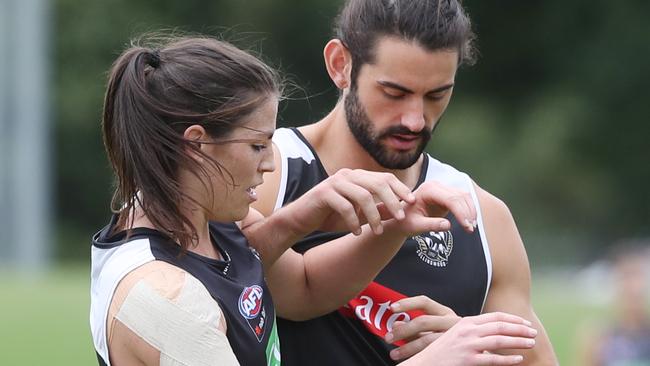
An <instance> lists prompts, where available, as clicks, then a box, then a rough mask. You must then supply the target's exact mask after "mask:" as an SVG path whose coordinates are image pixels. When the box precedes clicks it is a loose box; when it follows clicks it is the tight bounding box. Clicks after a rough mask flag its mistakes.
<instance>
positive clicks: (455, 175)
mask: <svg viewBox="0 0 650 366" xmlns="http://www.w3.org/2000/svg"><path fill="white" fill-rule="evenodd" d="M427 156H428V157H429V167H428V170H427V176H426V180H427V181H429V180H436V181H438V182H440V183H442V184H445V185H447V186H451V187H454V188H456V189H460V190H463V191H465V192H469V193H470V194H471V195H472V200H473V201H474V205H475V206H476V216H477V220H476V221H477V223H478V230H479V234H480V236H481V244H482V246H483V254H484V256H485V265H486V268H487V278H486V285H485V296H484V297H483V305H482V306H481V311H482V309H483V307H484V306H485V301H486V300H487V295H488V291H489V290H490V284H491V283H492V256H491V255H490V245H489V243H488V240H487V236H486V234H485V228H484V226H483V213H482V211H481V205H480V204H479V201H478V197H477V195H476V189H475V187H474V182H473V181H472V179H471V178H470V177H469V176H468V175H467V174H465V173H462V172H460V171H458V170H457V169H456V168H454V167H452V166H450V165H447V164H444V163H441V162H440V161H438V160H436V159H434V158H433V157H431V156H429V155H427Z"/></svg>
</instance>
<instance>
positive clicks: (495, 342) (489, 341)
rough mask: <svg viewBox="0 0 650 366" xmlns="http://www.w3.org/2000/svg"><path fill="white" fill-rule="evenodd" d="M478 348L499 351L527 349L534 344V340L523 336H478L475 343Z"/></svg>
mask: <svg viewBox="0 0 650 366" xmlns="http://www.w3.org/2000/svg"><path fill="white" fill-rule="evenodd" d="M476 345H477V347H478V349H480V350H485V351H500V350H506V349H529V348H533V347H534V346H535V340H534V339H532V338H525V337H509V336H499V335H496V336H489V337H483V338H480V339H479V340H478V341H477V343H476Z"/></svg>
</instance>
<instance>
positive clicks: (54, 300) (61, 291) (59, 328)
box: [0, 266, 604, 366]
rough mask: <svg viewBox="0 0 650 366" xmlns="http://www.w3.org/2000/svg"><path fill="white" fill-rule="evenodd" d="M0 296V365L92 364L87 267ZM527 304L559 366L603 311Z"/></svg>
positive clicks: (547, 301) (557, 303)
mask: <svg viewBox="0 0 650 366" xmlns="http://www.w3.org/2000/svg"><path fill="white" fill-rule="evenodd" d="M562 287H566V284H564V285H563V286H562ZM0 294H1V295H0V296H1V297H0V299H1V300H0V365H3V366H5V365H7V366H14V365H20V366H41V365H43V366H45V365H48V366H58V365H66V366H76V365H96V360H95V355H94V351H93V347H92V342H91V338H90V330H89V328H88V309H89V296H90V295H89V275H88V268H86V267H79V266H77V267H65V268H59V269H56V270H54V271H51V272H50V273H48V274H47V275H45V276H41V277H39V278H23V277H19V276H17V275H16V274H13V273H7V272H4V273H3V272H1V271H0ZM533 299H534V302H535V307H536V309H537V313H538V315H539V317H540V318H541V319H542V321H543V322H544V324H545V326H546V329H547V331H548V333H549V335H550V337H551V341H552V342H553V345H554V347H555V350H556V352H557V354H558V357H559V359H560V363H561V364H562V365H573V364H575V359H574V355H573V353H574V352H572V349H574V346H575V344H576V343H575V335H576V330H577V328H578V327H579V326H580V324H581V323H583V322H584V321H585V320H587V319H595V318H596V317H597V316H598V315H599V314H602V313H603V311H604V310H603V309H598V308H595V307H590V306H587V305H586V304H583V303H581V302H580V300H579V299H577V298H572V297H571V292H568V293H567V291H562V290H561V289H560V284H553V283H549V282H548V281H540V285H539V286H537V287H536V289H535V291H534V294H533Z"/></svg>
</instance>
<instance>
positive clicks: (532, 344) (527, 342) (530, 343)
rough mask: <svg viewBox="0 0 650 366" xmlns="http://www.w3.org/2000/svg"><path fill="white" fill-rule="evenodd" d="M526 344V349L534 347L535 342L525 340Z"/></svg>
mask: <svg viewBox="0 0 650 366" xmlns="http://www.w3.org/2000/svg"><path fill="white" fill-rule="evenodd" d="M526 344H527V345H528V347H533V346H534V345H535V340H534V339H527V340H526Z"/></svg>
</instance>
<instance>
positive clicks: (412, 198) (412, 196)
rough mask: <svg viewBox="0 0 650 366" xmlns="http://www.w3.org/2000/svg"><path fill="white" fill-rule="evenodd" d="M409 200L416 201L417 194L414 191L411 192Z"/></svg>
mask: <svg viewBox="0 0 650 366" xmlns="http://www.w3.org/2000/svg"><path fill="white" fill-rule="evenodd" d="M409 201H411V202H413V201H415V195H414V194H413V193H411V194H409Z"/></svg>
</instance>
